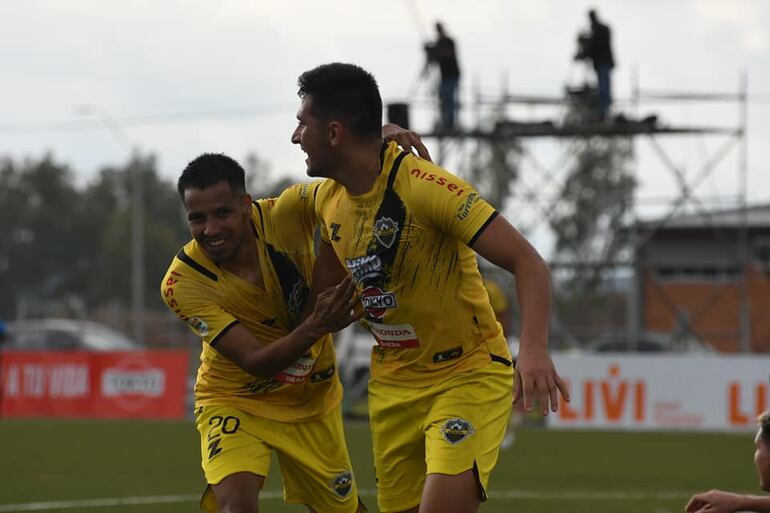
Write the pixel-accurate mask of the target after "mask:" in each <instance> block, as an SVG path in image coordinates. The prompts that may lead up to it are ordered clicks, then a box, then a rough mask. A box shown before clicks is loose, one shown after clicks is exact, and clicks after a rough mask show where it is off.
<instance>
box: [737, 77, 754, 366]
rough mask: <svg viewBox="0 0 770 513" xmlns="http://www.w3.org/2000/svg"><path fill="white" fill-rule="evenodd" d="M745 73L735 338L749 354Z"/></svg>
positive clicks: (744, 80)
mask: <svg viewBox="0 0 770 513" xmlns="http://www.w3.org/2000/svg"><path fill="white" fill-rule="evenodd" d="M748 88H749V82H748V73H747V72H746V71H745V70H744V71H743V73H741V80H740V102H739V104H738V105H739V109H740V111H739V112H740V114H739V123H740V134H741V139H742V141H741V143H742V144H741V145H740V148H739V150H738V151H739V153H738V159H739V163H738V181H739V183H738V195H739V201H740V207H741V208H740V212H741V214H740V216H741V220H740V224H739V228H738V234H739V235H738V240H739V247H740V249H739V250H738V251H739V254H740V263H739V265H740V267H741V274H740V276H741V277H740V281H739V286H738V287H739V307H738V308H739V314H738V322H739V335H740V344H741V346H740V347H741V352H743V353H748V352H750V351H751V304H750V299H749V276H748V274H749V272H751V254H750V252H749V233H748V231H749V207H748V198H747V194H748V176H749V159H748V137H746V129H747V127H748Z"/></svg>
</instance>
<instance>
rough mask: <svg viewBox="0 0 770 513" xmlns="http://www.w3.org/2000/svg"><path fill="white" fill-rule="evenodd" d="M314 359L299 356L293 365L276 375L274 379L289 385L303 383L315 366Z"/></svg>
mask: <svg viewBox="0 0 770 513" xmlns="http://www.w3.org/2000/svg"><path fill="white" fill-rule="evenodd" d="M315 362H316V359H315V358H311V357H309V356H300V357H299V358H297V359H296V360H295V361H294V363H292V364H291V365H289V366H288V367H286V368H285V369H283V370H282V371H281V372H279V373H278V374H276V376H275V379H277V380H278V381H280V382H282V383H288V384H289V385H299V384H300V383H304V382H305V380H306V379H307V378H308V376H309V375H310V372H311V371H312V370H313V367H314V366H315Z"/></svg>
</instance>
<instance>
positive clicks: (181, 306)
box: [161, 269, 238, 346]
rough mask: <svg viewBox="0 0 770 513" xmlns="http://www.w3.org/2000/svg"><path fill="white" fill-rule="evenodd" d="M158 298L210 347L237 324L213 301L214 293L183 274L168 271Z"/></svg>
mask: <svg viewBox="0 0 770 513" xmlns="http://www.w3.org/2000/svg"><path fill="white" fill-rule="evenodd" d="M161 296H162V298H163V302H164V303H165V304H166V306H167V307H168V308H169V309H170V310H171V311H172V312H174V313H175V314H176V316H177V317H179V318H180V319H181V320H182V321H184V322H185V323H187V325H188V326H189V327H190V329H191V330H192V331H193V333H195V334H196V335H198V336H199V337H201V339H203V341H204V342H206V343H208V344H211V345H212V346H213V345H215V344H216V343H217V341H218V340H219V339H220V338H221V337H222V336H223V335H224V334H225V333H227V332H228V331H229V330H230V328H232V327H233V326H235V325H236V324H238V320H237V319H236V318H235V317H233V316H232V315H231V314H230V313H229V312H227V311H225V310H224V309H223V308H222V307H221V306H220V305H219V304H217V303H216V300H215V298H216V297H217V296H218V294H217V293H216V291H215V290H212V289H211V288H210V287H206V285H205V284H203V283H201V282H200V281H198V280H196V279H193V278H191V277H190V276H189V275H185V274H184V273H183V272H180V271H175V270H173V269H172V270H170V271H169V272H168V273H167V274H166V277H165V278H164V280H163V283H162V284H161Z"/></svg>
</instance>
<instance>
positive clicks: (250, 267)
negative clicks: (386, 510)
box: [161, 154, 366, 513]
mask: <svg viewBox="0 0 770 513" xmlns="http://www.w3.org/2000/svg"><path fill="white" fill-rule="evenodd" d="M317 185H318V184H317V183H316V184H313V185H297V186H293V187H290V188H288V189H287V190H286V191H284V192H283V193H282V194H281V196H280V197H279V198H278V199H263V200H258V201H254V202H253V203H252V200H251V198H250V197H249V195H248V194H247V193H246V191H245V180H244V171H243V169H242V168H241V166H240V165H239V164H238V163H237V162H235V161H234V160H233V159H231V158H229V157H227V156H225V155H221V154H204V155H201V156H199V157H198V158H196V159H195V160H193V161H192V162H190V163H189V164H188V166H187V167H186V168H185V170H184V171H183V172H182V174H181V176H180V177H179V182H178V190H179V194H180V196H181V197H182V201H183V203H184V207H185V211H186V212H187V222H188V225H189V227H190V232H191V234H192V237H193V240H192V241H190V242H189V243H188V244H187V245H185V246H184V247H183V248H182V249H181V250H180V251H179V253H178V254H177V255H176V257H175V258H174V259H173V261H172V263H171V266H170V267H169V269H168V272H167V273H166V275H165V277H164V279H163V282H162V285H161V290H162V295H163V299H164V301H165V303H166V305H167V306H168V307H169V308H170V309H171V310H172V311H174V313H176V314H177V315H178V316H179V317H180V318H181V319H182V320H183V321H185V322H186V323H187V324H188V325H189V326H190V328H191V329H192V330H193V331H194V332H195V333H196V334H197V335H198V336H200V337H201V339H202V340H203V351H202V353H201V365H200V368H199V369H198V377H197V382H196V384H195V417H196V423H197V428H198V431H199V432H200V437H201V457H202V466H203V471H204V474H205V477H206V481H207V483H208V487H207V489H206V491H205V492H204V495H203V498H202V499H201V507H202V509H204V511H221V512H227V513H234V512H238V513H252V512H256V511H258V494H259V490H260V489H261V488H262V485H263V484H264V480H265V477H266V476H267V472H268V469H269V468H270V458H271V452H273V451H275V453H276V454H277V456H278V461H279V463H280V467H281V472H282V475H283V480H284V498H285V500H286V501H287V502H295V503H300V504H305V505H307V506H308V508H309V509H310V510H311V511H315V512H318V513H326V512H340V513H343V512H345V513H353V512H355V511H357V510H358V511H366V510H365V508H364V507H363V505H362V504H361V505H360V509H358V508H359V501H358V497H357V492H356V483H355V481H354V479H353V473H352V471H351V465H350V458H349V456H348V452H347V448H346V445H345V438H344V433H343V430H342V419H341V413H340V406H339V403H340V399H341V396H342V389H341V385H340V382H339V379H338V377H337V374H336V372H335V356H334V349H333V346H332V340H331V336H330V335H329V334H330V333H333V332H335V331H337V330H339V329H342V328H343V327H345V326H347V325H348V324H349V323H350V322H352V321H353V320H354V319H355V318H357V316H360V315H361V314H360V313H359V314H355V313H354V312H352V310H353V308H354V307H355V305H356V304H358V300H357V298H356V296H355V286H354V284H353V282H352V280H350V279H348V280H343V281H341V282H340V283H339V284H338V285H336V286H333V287H330V288H328V289H327V290H325V291H324V292H322V293H321V294H320V296H319V298H318V300H317V301H316V303H315V307H314V309H313V310H312V313H310V314H309V316H307V318H306V319H305V320H304V321H303V322H301V323H299V320H300V318H301V312H302V310H303V308H304V307H305V305H306V302H307V299H308V294H309V290H310V288H309V287H310V276H311V273H312V266H313V260H314V253H313V230H314V227H315V214H314V212H313V210H312V203H311V201H312V198H313V195H314V194H315V189H316V187H317ZM359 310H360V309H359ZM295 326H296V327H295Z"/></svg>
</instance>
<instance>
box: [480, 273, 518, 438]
mask: <svg viewBox="0 0 770 513" xmlns="http://www.w3.org/2000/svg"><path fill="white" fill-rule="evenodd" d="M484 287H486V289H487V294H488V295H489V303H490V304H491V305H492V310H494V312H495V318H496V319H497V322H499V323H500V326H502V328H503V335H504V336H505V338H506V340H507V341H508V347H509V348H510V350H511V357H512V358H513V365H514V369H515V368H516V356H517V355H518V354H519V343H518V341H517V340H516V338H515V337H514V336H512V335H511V327H512V322H511V321H512V319H511V304H510V302H509V301H508V297H507V296H506V295H505V292H503V289H502V287H501V286H500V285H499V284H498V283H497V282H496V281H495V280H493V279H492V278H490V277H488V276H486V277H484ZM523 422H524V410H523V408H522V404H521V402H519V403H517V404H514V405H513V409H512V410H511V418H510V419H508V427H507V428H506V430H505V437H504V438H503V443H502V444H501V448H502V449H507V448H509V447H510V446H511V445H513V442H515V441H516V428H518V427H520V426H521V424H522V423H523Z"/></svg>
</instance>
